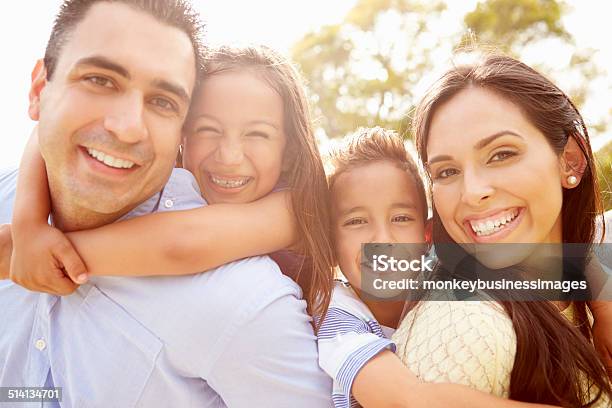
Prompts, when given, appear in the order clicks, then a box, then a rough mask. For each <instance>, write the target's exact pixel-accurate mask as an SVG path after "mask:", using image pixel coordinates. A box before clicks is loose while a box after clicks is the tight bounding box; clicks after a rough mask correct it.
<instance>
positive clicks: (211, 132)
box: [194, 126, 221, 137]
mask: <svg viewBox="0 0 612 408" xmlns="http://www.w3.org/2000/svg"><path fill="white" fill-rule="evenodd" d="M194 133H195V134H196V135H199V136H208V137H215V136H221V131H220V130H219V129H217V128H215V127H212V126H198V127H196V128H195V130H194Z"/></svg>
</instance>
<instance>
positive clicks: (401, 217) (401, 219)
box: [392, 215, 414, 222]
mask: <svg viewBox="0 0 612 408" xmlns="http://www.w3.org/2000/svg"><path fill="white" fill-rule="evenodd" d="M392 221H393V222H410V221H414V218H413V217H411V216H409V215H396V216H395V217H393V219H392Z"/></svg>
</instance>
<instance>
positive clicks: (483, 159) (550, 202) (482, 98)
mask: <svg viewBox="0 0 612 408" xmlns="http://www.w3.org/2000/svg"><path fill="white" fill-rule="evenodd" d="M427 157H428V163H427V166H428V168H429V171H430V173H431V176H432V179H433V201H434V205H435V208H436V210H437V211H438V214H439V216H440V218H441V220H442V223H443V224H444V227H445V228H446V230H447V231H448V233H449V235H450V236H451V238H453V240H454V241H456V242H458V243H558V242H561V239H562V234H561V206H562V184H561V183H562V180H561V177H562V174H563V173H562V166H561V161H560V158H559V156H557V154H555V152H554V151H553V150H552V148H551V146H550V145H549V143H548V141H547V140H546V138H545V136H544V135H543V134H542V133H541V132H540V131H539V130H538V129H537V128H536V127H535V126H534V125H532V124H531V123H530V122H529V121H528V120H527V118H526V117H525V116H524V115H523V113H522V112H521V110H520V109H519V108H518V107H517V106H516V105H514V104H513V103H511V102H509V101H508V100H506V99H504V98H503V97H501V96H499V95H497V94H496V93H494V92H491V91H489V90H486V89H483V88H468V89H465V90H463V91H461V92H459V93H458V94H457V95H455V96H454V97H452V98H451V99H450V100H449V101H447V102H446V103H444V104H442V105H441V106H440V107H439V108H438V109H437V110H436V112H435V114H434V116H433V118H432V121H431V129H430V133H429V140H428V143H427Z"/></svg>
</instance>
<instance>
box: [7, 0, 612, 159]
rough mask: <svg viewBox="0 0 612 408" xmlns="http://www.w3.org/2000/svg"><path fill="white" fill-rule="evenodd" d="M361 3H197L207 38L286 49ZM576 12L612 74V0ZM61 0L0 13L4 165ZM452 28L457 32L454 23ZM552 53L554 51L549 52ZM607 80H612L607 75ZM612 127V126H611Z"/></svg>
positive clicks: (605, 86) (22, 126) (30, 1)
mask: <svg viewBox="0 0 612 408" xmlns="http://www.w3.org/2000/svg"><path fill="white" fill-rule="evenodd" d="M354 3H355V0H310V1H307V2H306V1H303V0H284V1H277V0H258V1H248V0H247V1H232V0H200V1H198V0H195V1H193V4H194V5H195V7H196V9H197V10H199V11H200V13H201V14H202V16H203V18H204V19H205V20H206V21H207V26H208V30H207V31H208V40H209V42H211V43H214V44H220V43H224V42H235V41H238V42H255V43H264V44H267V45H270V46H272V47H274V48H276V49H278V50H280V51H283V52H287V53H288V51H289V49H290V47H291V45H292V44H293V43H294V42H295V41H297V40H298V39H299V38H300V37H301V36H302V35H304V34H305V33H306V32H308V31H310V30H312V29H316V27H319V26H321V25H325V24H333V23H337V22H340V21H341V20H342V19H343V17H344V16H345V15H346V13H347V12H348V11H349V10H350V8H351V7H352V6H353V5H354ZM568 3H569V4H570V5H571V6H572V9H573V10H572V11H571V12H570V13H569V14H568V15H567V17H566V18H565V20H564V23H565V26H566V28H567V30H568V31H569V32H570V33H572V34H573V35H574V37H575V39H576V43H577V44H579V45H583V46H588V47H592V48H594V49H597V50H598V53H597V56H596V58H597V62H598V63H599V65H600V66H601V67H602V68H603V69H604V70H606V71H607V72H608V73H612V43H611V42H610V41H609V39H610V38H612V24H610V22H609V21H608V19H607V18H608V15H609V13H608V12H607V11H608V10H604V9H608V8H610V9H612V5H611V6H608V5H607V2H601V1H597V0H571V1H568ZM60 4H61V1H59V0H44V1H41V0H20V1H10V2H6V4H4V5H3V8H4V9H3V13H1V14H0V55H2V56H3V58H2V60H3V62H4V63H3V64H2V75H1V76H0V89H2V90H3V92H4V95H5V96H6V97H5V98H4V99H3V115H2V117H3V124H4V126H5V131H4V132H3V135H2V137H0V168H3V167H7V166H12V165H16V164H18V163H19V159H20V156H21V152H22V150H23V147H24V146H25V143H26V141H27V138H28V135H29V134H30V131H31V129H32V127H33V126H34V124H35V122H33V121H31V120H30V119H29V118H28V116H27V106H28V98H27V96H28V90H29V83H30V73H31V70H32V68H33V66H34V63H35V61H36V60H37V59H38V58H41V57H42V56H43V54H44V49H45V45H46V42H47V40H48V37H49V33H50V31H51V25H52V23H53V19H54V17H55V13H56V12H57V11H58V9H59V5H60ZM475 4H476V0H465V1H456V0H453V1H450V2H449V11H448V14H449V21H453V20H454V21H455V23H456V24H458V23H459V22H460V19H461V16H462V15H463V14H464V13H465V12H466V11H469V10H471V9H472V8H473V7H474V5H475ZM445 29H447V30H452V29H453V27H452V25H451V26H448V27H446V28H445ZM549 52H550V53H551V58H554V57H555V50H554V49H552V50H549ZM606 79H607V78H606ZM611 83H612V82H611V81H609V80H606V81H602V83H601V84H595V85H596V88H597V95H596V96H595V97H594V98H593V99H592V101H591V104H590V105H591V106H590V107H589V109H587V107H586V106H585V110H583V114H584V116H585V117H586V119H587V122H588V120H589V115H591V116H593V117H597V116H601V115H602V114H609V112H608V109H610V107H611V105H612V104H611V103H610V102H609V101H611V100H612V87H611V85H610V84H611ZM610 131H611V132H612V130H610ZM597 139H598V140H595V141H594V142H593V145H594V147H595V148H596V147H597V146H599V145H603V142H604V141H607V140H612V137H611V136H610V135H602V136H600V137H599V138H597Z"/></svg>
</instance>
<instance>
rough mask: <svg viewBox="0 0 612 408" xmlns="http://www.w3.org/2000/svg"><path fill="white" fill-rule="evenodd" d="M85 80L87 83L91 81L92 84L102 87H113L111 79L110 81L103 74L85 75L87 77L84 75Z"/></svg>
mask: <svg viewBox="0 0 612 408" xmlns="http://www.w3.org/2000/svg"><path fill="white" fill-rule="evenodd" d="M85 81H87V82H89V83H91V84H93V85H96V86H99V87H102V88H110V89H112V88H114V87H115V85H114V84H113V81H111V80H110V79H108V78H105V77H103V76H99V75H90V76H87V77H85Z"/></svg>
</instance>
